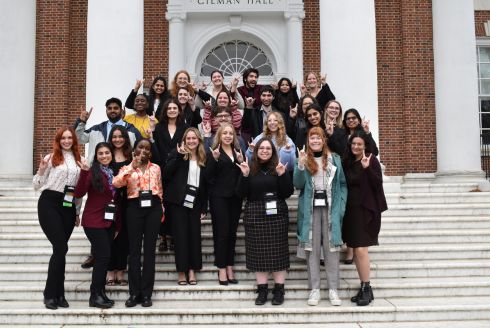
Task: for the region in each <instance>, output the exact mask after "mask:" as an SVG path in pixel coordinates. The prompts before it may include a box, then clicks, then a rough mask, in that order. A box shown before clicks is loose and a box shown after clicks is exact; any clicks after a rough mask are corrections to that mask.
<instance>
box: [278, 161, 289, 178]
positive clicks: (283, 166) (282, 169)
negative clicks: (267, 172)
mask: <svg viewBox="0 0 490 328" xmlns="http://www.w3.org/2000/svg"><path fill="white" fill-rule="evenodd" d="M287 166H288V163H286V164H282V163H281V159H280V158H279V164H277V166H276V172H277V175H278V176H281V175H283V174H284V173H286V168H287Z"/></svg>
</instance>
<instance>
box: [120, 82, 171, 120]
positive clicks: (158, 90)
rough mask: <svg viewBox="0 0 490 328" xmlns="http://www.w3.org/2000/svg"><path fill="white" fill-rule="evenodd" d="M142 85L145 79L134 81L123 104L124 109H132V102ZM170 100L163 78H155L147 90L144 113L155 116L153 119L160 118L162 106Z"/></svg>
mask: <svg viewBox="0 0 490 328" xmlns="http://www.w3.org/2000/svg"><path fill="white" fill-rule="evenodd" d="M143 83H145V79H141V80H136V84H135V85H134V88H133V89H132V90H131V92H130V93H129V96H128V98H126V102H125V103H124V106H125V107H126V108H131V109H134V100H135V99H136V96H137V95H138V90H139V89H140V88H141V86H142V85H143ZM170 98H171V96H170V93H169V92H168V88H167V81H166V80H165V78H164V77H163V76H157V77H155V78H154V79H153V82H152V83H151V86H150V88H149V90H148V108H147V109H146V113H147V114H148V115H150V116H151V115H155V117H160V111H161V110H162V105H163V104H164V103H165V101H167V100H169V99H170Z"/></svg>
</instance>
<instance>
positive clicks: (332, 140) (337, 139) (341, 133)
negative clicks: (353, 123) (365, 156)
mask: <svg viewBox="0 0 490 328" xmlns="http://www.w3.org/2000/svg"><path fill="white" fill-rule="evenodd" d="M357 130H358V131H363V129H362V126H361V125H360V124H359V125H358V126H357ZM367 136H368V138H369V143H370V144H371V147H370V148H369V149H367V151H368V152H369V153H371V154H373V155H374V156H378V154H379V150H378V146H377V145H376V141H374V139H373V134H372V133H369V134H367ZM348 139H349V135H348V134H347V131H346V130H345V129H344V128H339V127H337V126H336V127H334V130H333V133H332V135H331V136H330V137H329V138H328V147H329V148H330V150H332V151H333V152H335V153H337V154H339V156H340V157H344V156H345V154H347V152H348V144H347V141H348Z"/></svg>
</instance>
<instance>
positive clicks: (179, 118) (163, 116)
mask: <svg viewBox="0 0 490 328" xmlns="http://www.w3.org/2000/svg"><path fill="white" fill-rule="evenodd" d="M170 104H176V105H177V109H178V111H179V114H178V115H177V120H176V122H175V123H176V124H179V123H180V122H182V121H183V111H182V109H181V108H180V104H179V101H178V100H177V99H175V98H172V99H169V100H167V101H166V102H165V103H164V104H163V107H162V112H161V113H160V117H159V118H158V123H159V124H160V123H162V124H165V125H167V124H168V116H167V111H168V106H169V105H170ZM134 147H135V148H136V146H134Z"/></svg>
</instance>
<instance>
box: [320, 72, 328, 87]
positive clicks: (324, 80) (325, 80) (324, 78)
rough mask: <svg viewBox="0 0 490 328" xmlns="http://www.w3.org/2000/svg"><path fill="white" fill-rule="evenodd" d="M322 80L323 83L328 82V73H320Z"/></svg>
mask: <svg viewBox="0 0 490 328" xmlns="http://www.w3.org/2000/svg"><path fill="white" fill-rule="evenodd" d="M320 81H322V85H323V84H325V83H327V74H326V73H325V75H321V74H320Z"/></svg>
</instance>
